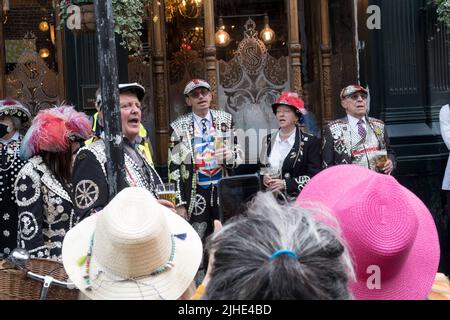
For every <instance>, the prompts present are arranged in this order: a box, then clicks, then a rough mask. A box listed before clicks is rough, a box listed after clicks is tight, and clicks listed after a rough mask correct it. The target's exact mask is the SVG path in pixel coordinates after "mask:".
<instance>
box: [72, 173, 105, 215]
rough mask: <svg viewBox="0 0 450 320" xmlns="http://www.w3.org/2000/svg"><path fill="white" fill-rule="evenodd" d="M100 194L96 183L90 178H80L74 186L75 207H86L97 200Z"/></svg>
mask: <svg viewBox="0 0 450 320" xmlns="http://www.w3.org/2000/svg"><path fill="white" fill-rule="evenodd" d="M99 194H100V191H99V188H98V185H97V184H96V183H95V182H94V181H92V180H81V181H80V182H78V183H77V185H76V187H75V202H76V205H77V207H79V208H81V209H87V208H89V207H90V206H92V205H93V204H94V203H95V201H97V199H98V196H99Z"/></svg>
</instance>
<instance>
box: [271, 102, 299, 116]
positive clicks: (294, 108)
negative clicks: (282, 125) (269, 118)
mask: <svg viewBox="0 0 450 320" xmlns="http://www.w3.org/2000/svg"><path fill="white" fill-rule="evenodd" d="M279 106H286V107H291V109H292V110H293V111H294V112H295V113H296V114H297V115H298V116H300V115H301V112H300V110H299V109H297V108H296V107H294V106H292V105H290V104H287V103H274V104H272V111H273V113H277V108H278V107H279Z"/></svg>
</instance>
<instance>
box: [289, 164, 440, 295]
mask: <svg viewBox="0 0 450 320" xmlns="http://www.w3.org/2000/svg"><path fill="white" fill-rule="evenodd" d="M297 203H298V204H299V205H301V206H311V205H313V204H314V203H320V204H322V205H325V206H326V207H327V208H329V209H330V211H331V212H332V213H333V214H334V215H335V216H336V217H337V219H338V221H339V224H340V227H341V229H342V235H343V238H344V241H345V242H346V244H347V247H348V249H349V251H350V253H351V256H352V260H353V265H354V268H355V274H356V277H357V280H356V282H351V283H350V285H349V288H350V290H351V292H352V294H353V296H354V297H355V299H359V300H422V299H426V297H427V295H428V293H429V291H430V289H431V287H432V285H433V280H434V277H435V275H436V272H437V269H438V265H439V256H440V248H439V238H438V234H437V230H436V225H435V223H434V220H433V217H432V215H431V213H430V211H429V210H428V209H427V207H426V206H425V205H424V204H423V202H422V201H421V200H420V199H419V198H418V197H417V196H415V195H414V194H413V193H412V192H411V191H409V190H408V189H406V188H405V187H403V186H402V185H400V183H399V182H397V180H395V178H393V177H392V176H389V175H383V174H380V173H376V172H374V171H371V170H368V169H365V168H362V167H359V166H356V165H338V166H334V167H331V168H328V169H326V170H324V171H322V172H320V173H319V174H317V175H316V176H314V177H313V178H312V179H311V180H310V181H309V182H308V184H307V185H306V186H305V188H303V190H302V192H301V193H300V195H299V197H298V198H297Z"/></svg>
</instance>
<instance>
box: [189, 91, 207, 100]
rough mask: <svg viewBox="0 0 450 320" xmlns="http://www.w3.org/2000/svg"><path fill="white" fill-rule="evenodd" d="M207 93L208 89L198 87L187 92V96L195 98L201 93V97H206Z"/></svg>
mask: <svg viewBox="0 0 450 320" xmlns="http://www.w3.org/2000/svg"><path fill="white" fill-rule="evenodd" d="M208 94H209V90H208V89H198V90H195V91H192V92H191V93H189V97H191V98H194V99H197V98H198V97H200V95H202V97H206V96H207V95H208Z"/></svg>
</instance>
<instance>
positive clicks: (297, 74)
mask: <svg viewBox="0 0 450 320" xmlns="http://www.w3.org/2000/svg"><path fill="white" fill-rule="evenodd" d="M288 12H289V56H290V57H291V74H292V80H291V90H292V91H294V92H297V93H298V94H299V95H300V96H302V95H303V88H302V64H301V54H300V53H301V50H302V46H301V44H300V38H299V30H298V6H297V0H289V10H288Z"/></svg>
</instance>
